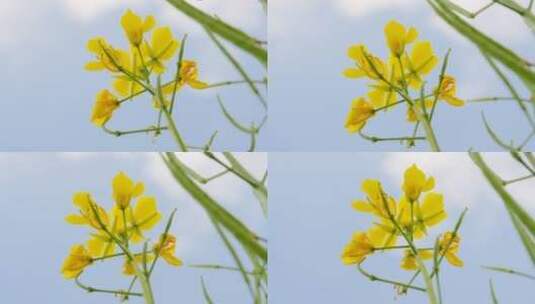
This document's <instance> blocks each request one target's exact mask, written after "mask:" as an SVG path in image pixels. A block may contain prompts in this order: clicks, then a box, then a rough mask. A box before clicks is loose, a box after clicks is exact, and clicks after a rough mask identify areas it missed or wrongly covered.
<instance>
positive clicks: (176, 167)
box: [162, 152, 267, 262]
mask: <svg viewBox="0 0 535 304" xmlns="http://www.w3.org/2000/svg"><path fill="white" fill-rule="evenodd" d="M162 159H163V160H164V162H165V164H166V165H167V167H168V168H169V170H170V171H171V174H172V175H173V177H174V178H175V180H176V181H177V182H178V183H179V184H180V185H181V186H182V188H184V190H186V191H187V192H188V193H189V194H190V195H191V196H192V197H193V198H194V199H195V201H197V202H198V203H199V204H200V205H201V207H203V208H204V210H205V211H206V212H207V213H208V215H209V216H210V217H211V218H213V219H214V220H215V221H216V222H217V223H220V224H221V225H222V226H223V227H225V229H226V230H228V231H229V232H230V233H231V234H232V235H233V236H234V237H235V238H236V239H237V240H238V241H239V242H240V243H241V244H242V245H243V246H244V247H246V248H247V249H248V250H250V251H251V252H253V253H254V254H255V255H256V256H257V257H259V258H260V259H261V260H263V261H264V262H267V249H266V248H265V247H264V246H263V245H261V244H260V243H259V242H258V239H257V236H256V234H255V233H253V232H252V231H251V230H250V229H249V228H247V226H245V225H244V224H243V223H242V222H241V221H240V220H238V219H237V218H236V217H235V216H234V215H232V214H231V213H230V212H228V211H227V210H226V209H225V208H223V207H222V206H221V205H220V204H219V203H218V202H217V201H215V200H214V199H213V198H212V197H211V196H210V195H209V194H208V193H206V192H205V191H204V190H203V189H202V188H200V187H199V186H198V185H197V184H196V183H195V182H194V181H193V180H192V179H191V178H190V176H189V175H188V173H187V171H186V170H185V169H184V167H183V164H182V162H181V161H180V160H179V159H178V158H177V157H176V156H175V154H174V153H169V152H168V153H165V154H162Z"/></svg>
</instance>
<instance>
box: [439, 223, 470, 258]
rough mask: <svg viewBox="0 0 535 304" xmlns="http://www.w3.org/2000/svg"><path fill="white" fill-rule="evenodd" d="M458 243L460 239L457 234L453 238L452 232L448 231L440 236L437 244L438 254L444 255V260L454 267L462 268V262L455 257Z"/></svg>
mask: <svg viewBox="0 0 535 304" xmlns="http://www.w3.org/2000/svg"><path fill="white" fill-rule="evenodd" d="M460 242H461V238H460V237H459V234H458V233H456V234H455V237H454V236H453V232H449V231H448V232H446V233H444V234H443V235H442V237H441V238H440V241H439V244H438V246H439V249H440V254H442V255H444V257H445V258H446V260H447V261H448V262H449V263H450V264H451V265H453V266H456V267H462V266H463V265H464V263H463V261H462V260H461V259H460V258H459V257H458V256H457V253H458V252H459V243H460Z"/></svg>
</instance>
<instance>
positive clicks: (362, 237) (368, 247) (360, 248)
mask: <svg viewBox="0 0 535 304" xmlns="http://www.w3.org/2000/svg"><path fill="white" fill-rule="evenodd" d="M385 236H386V234H385V233H384V231H383V230H382V229H380V228H378V227H372V228H371V229H370V230H368V231H367V232H355V233H354V234H353V237H352V238H351V241H350V242H349V243H348V244H347V245H346V246H345V247H344V250H343V252H342V256H341V259H342V263H344V264H345V265H352V264H360V263H362V261H364V259H366V257H367V256H368V255H370V254H372V253H373V252H374V250H375V249H376V248H381V247H383V243H384V239H385Z"/></svg>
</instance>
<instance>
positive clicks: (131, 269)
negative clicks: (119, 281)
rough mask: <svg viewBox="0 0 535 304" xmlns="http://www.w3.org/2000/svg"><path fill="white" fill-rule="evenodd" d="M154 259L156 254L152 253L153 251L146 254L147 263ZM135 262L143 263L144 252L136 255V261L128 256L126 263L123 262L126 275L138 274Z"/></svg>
mask: <svg viewBox="0 0 535 304" xmlns="http://www.w3.org/2000/svg"><path fill="white" fill-rule="evenodd" d="M153 260H154V255H152V254H151V253H147V254H146V256H145V261H146V262H147V263H150V262H152V261H153ZM134 263H136V264H139V265H142V264H143V254H136V255H134V261H133V260H130V259H128V257H127V258H126V259H125V261H124V264H123V274H124V275H127V276H133V275H135V274H136V269H135V265H134Z"/></svg>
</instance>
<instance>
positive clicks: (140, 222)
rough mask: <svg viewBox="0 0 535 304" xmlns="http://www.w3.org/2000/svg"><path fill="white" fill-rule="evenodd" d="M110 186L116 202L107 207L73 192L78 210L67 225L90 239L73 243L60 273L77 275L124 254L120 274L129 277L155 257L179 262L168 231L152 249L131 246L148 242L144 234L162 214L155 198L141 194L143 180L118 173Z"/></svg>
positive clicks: (66, 276) (174, 263)
mask: <svg viewBox="0 0 535 304" xmlns="http://www.w3.org/2000/svg"><path fill="white" fill-rule="evenodd" d="M112 189H113V200H114V201H115V204H114V205H113V207H112V208H111V209H110V210H106V209H104V208H103V207H102V206H101V205H100V204H98V203H97V202H96V201H95V200H94V199H93V197H92V196H91V194H90V193H87V192H78V193H75V194H74V196H73V203H74V206H75V207H76V208H77V209H78V210H77V213H75V214H70V215H68V216H67V217H66V218H65V219H66V221H67V222H68V223H70V224H73V225H79V226H85V227H87V228H88V229H89V231H90V232H89V240H88V241H87V242H86V243H85V244H77V245H74V246H72V248H71V250H70V252H69V255H68V256H67V258H66V259H65V261H64V263H63V266H62V268H61V273H62V274H63V276H64V277H65V278H66V279H74V278H78V277H79V276H80V274H81V273H82V272H83V271H84V270H85V269H86V268H87V267H89V266H90V265H92V264H93V263H95V262H96V261H103V260H107V259H112V258H117V257H124V266H123V274H125V275H128V276H130V275H137V273H136V270H135V269H136V267H138V266H143V268H144V269H146V266H147V265H144V263H145V264H146V263H150V262H153V261H154V260H155V259H156V258H157V257H161V258H163V259H164V260H165V261H166V262H167V263H168V264H170V265H173V266H180V265H182V262H181V260H180V259H178V258H177V257H176V256H175V246H176V238H175V237H174V236H173V235H171V234H169V233H167V231H166V232H165V233H163V234H162V235H161V236H160V237H159V240H158V241H157V242H156V243H155V244H153V246H152V248H151V249H146V248H145V249H144V250H139V251H138V252H134V251H132V250H133V246H134V245H136V244H140V243H147V241H146V236H145V234H146V233H147V232H149V231H150V230H152V229H153V228H154V227H155V226H156V224H158V223H159V222H160V220H161V217H162V216H161V214H160V212H159V211H158V208H157V204H156V200H155V198H153V197H150V196H145V195H143V192H144V185H143V183H139V182H138V183H135V182H133V181H132V180H131V179H130V178H129V177H128V176H127V175H126V174H124V173H122V172H119V173H118V174H117V175H116V176H115V177H114V179H113V182H112ZM134 201H135V202H134ZM117 248H119V249H120V250H119V251H120V252H119V253H117Z"/></svg>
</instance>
